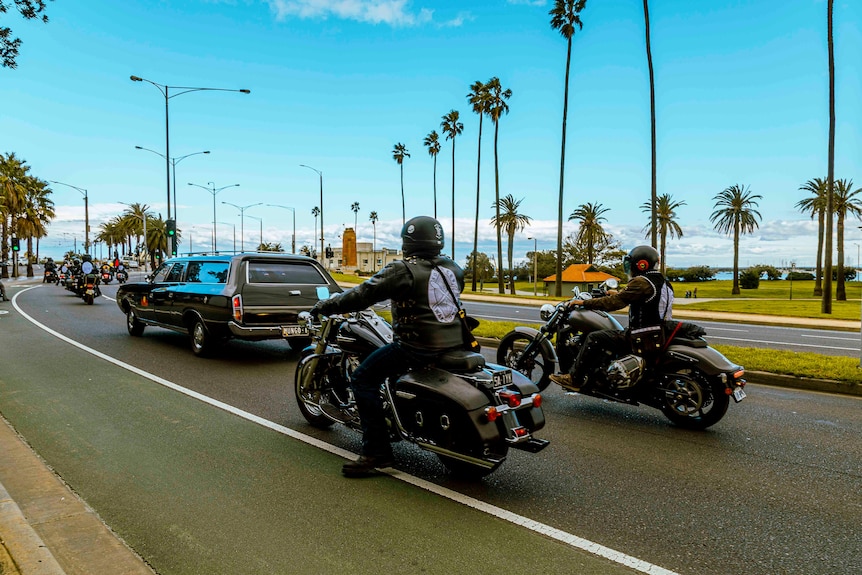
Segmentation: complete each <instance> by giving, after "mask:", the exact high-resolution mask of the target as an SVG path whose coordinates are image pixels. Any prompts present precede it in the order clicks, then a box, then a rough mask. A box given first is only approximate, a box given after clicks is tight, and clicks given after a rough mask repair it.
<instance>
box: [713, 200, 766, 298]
mask: <svg viewBox="0 0 862 575" xmlns="http://www.w3.org/2000/svg"><path fill="white" fill-rule="evenodd" d="M761 198H762V196H760V195H759V194H752V193H751V189H750V188H746V187H745V186H742V185H739V184H735V185H733V186H730V187H729V188H725V189H724V191H722V192H721V193H720V194H717V195H716V196H715V197H714V198H713V200H715V205H714V206H713V207H714V208H715V211H714V212H712V214H711V215H710V216H709V221H711V222H713V225H714V227H715V230H716V231H717V232H719V233H722V234H728V235H730V234H732V235H733V290H732V291H731V294H734V295H738V294H739V236H740V235H742V234H746V233H749V232H753V231H754V230H755V229H757V228H758V226H759V224H758V220H760V219H761V218H760V212H758V211H757V210H755V209H754V208H755V207H757V201H756V200H759V199H761Z"/></svg>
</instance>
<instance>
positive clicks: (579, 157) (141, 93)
mask: <svg viewBox="0 0 862 575" xmlns="http://www.w3.org/2000/svg"><path fill="white" fill-rule="evenodd" d="M551 4H552V3H551V2H550V0H544V1H543V0H508V1H507V0H494V1H492V0H481V1H470V2H464V1H449V0H329V1H326V0H173V1H167V0H123V1H122V2H116V1H109V0H76V1H74V2H72V1H69V0H58V1H56V2H52V3H50V4H49V5H48V14H49V17H50V19H51V21H50V23H49V24H47V25H43V24H40V23H35V22H27V21H24V20H22V19H21V18H20V17H18V16H17V14H14V15H12V14H10V15H5V16H4V17H3V22H4V24H6V25H9V26H11V27H12V29H13V32H14V33H15V34H16V35H17V36H19V37H20V38H21V39H22V40H23V42H24V44H23V46H22V50H21V56H20V58H19V60H18V69H16V70H9V69H0V103H2V111H0V150H2V151H4V152H15V153H16V154H17V155H18V156H19V157H21V158H23V159H24V160H25V161H26V162H27V163H28V164H29V165H30V166H31V167H32V172H33V173H34V174H35V175H37V176H39V177H41V178H43V179H47V180H58V181H61V182H66V183H69V184H72V185H74V186H78V187H81V188H86V189H87V190H88V196H89V201H90V220H91V222H90V223H91V228H92V229H93V230H97V229H98V224H99V223H100V222H103V221H105V220H107V219H109V218H110V217H112V216H115V215H117V214H118V213H120V212H121V211H122V210H123V209H124V206H123V205H121V204H120V203H118V202H127V203H131V202H143V203H147V204H149V205H150V206H152V209H153V212H155V213H159V212H161V213H163V215H164V214H165V213H166V209H165V204H166V177H165V163H164V160H162V159H161V158H159V157H158V156H157V155H155V154H153V153H149V152H146V151H141V150H136V149H135V146H136V145H138V146H142V147H145V148H150V149H153V150H156V151H158V152H161V153H164V151H165V124H164V121H165V117H164V114H165V108H164V97H163V96H162V95H161V94H160V93H159V92H158V90H157V89H156V88H155V87H154V86H152V85H149V84H147V83H144V82H132V81H130V79H129V76H130V75H137V76H140V77H142V78H146V79H148V80H152V81H153V82H157V83H160V84H167V85H170V86H192V87H213V88H230V89H234V88H247V89H250V90H251V94H249V95H244V94H239V93H230V92H196V93H189V94H184V95H181V96H178V97H176V98H172V99H171V100H170V128H171V129H170V143H171V148H170V153H171V156H173V157H179V156H183V155H186V154H192V153H195V152H198V151H203V150H210V151H211V154H209V155H196V156H192V157H189V158H186V159H185V160H182V161H181V162H179V163H178V164H177V196H178V212H179V214H178V220H179V226H180V228H182V229H183V231H184V236H185V238H187V239H188V238H189V237H190V238H191V242H192V248H193V249H195V250H198V249H204V248H207V247H209V242H210V237H211V230H212V219H213V218H212V204H213V196H212V194H210V193H208V192H207V191H205V190H203V189H201V188H198V187H194V186H189V185H188V183H189V182H192V183H196V184H201V185H204V186H207V185H208V183H209V182H213V183H214V185H215V186H216V187H222V186H228V185H231V184H236V183H238V184H240V186H239V187H234V188H229V189H225V190H223V191H221V192H219V194H218V195H217V197H216V199H217V216H216V217H217V220H218V221H220V222H228V223H233V224H234V225H235V226H236V233H237V236H238V237H239V235H240V234H241V229H242V226H241V224H240V217H239V213H238V210H236V209H235V208H233V207H230V206H227V205H223V204H221V202H222V201H226V202H231V203H234V204H237V205H241V206H244V205H249V204H255V203H258V202H260V203H262V204H279V205H285V206H290V207H293V208H295V210H296V228H297V245H298V246H300V245H303V244H310V243H311V242H312V238H313V236H314V226H315V220H314V218H313V217H312V216H311V209H312V207H313V206H315V205H318V203H319V180H318V175H317V174H316V173H314V172H313V171H311V170H309V169H306V168H303V167H300V164H306V165H309V166H312V167H314V168H316V169H318V170H320V171H321V172H322V173H323V187H324V215H325V220H324V223H325V234H326V238H327V243H332V244H333V245H336V244H337V243H338V242H339V241H340V240H339V239H338V236H339V234H340V233H341V231H342V230H343V229H344V228H345V227H353V226H354V217H355V216H354V213H353V212H352V211H351V209H350V206H351V204H352V203H353V202H359V204H360V211H359V213H358V216H357V217H358V226H357V227H358V234H359V240H360V241H371V239H372V238H371V236H372V227H371V224H370V223H369V221H368V216H369V214H370V212H371V211H376V212H377V213H378V215H379V218H380V219H379V222H378V225H377V245H378V247H380V246H387V247H397V246H398V244H399V243H400V242H399V241H398V239H397V235H398V232H399V230H400V227H401V189H400V180H399V168H398V165H397V164H396V162H395V161H393V159H392V149H393V147H394V145H395V144H396V143H399V142H401V143H403V144H405V145H406V146H407V149H408V151H409V153H410V154H411V157H410V158H408V159H406V160H405V163H404V188H405V196H406V205H407V217H408V218H409V217H411V216H412V215H419V214H431V215H433V211H434V194H433V186H432V177H433V163H432V159H431V157H430V156H429V155H428V153H427V150H426V148H425V147H424V146H423V144H422V142H423V139H424V138H425V136H426V135H427V134H428V133H429V132H430V131H431V130H437V131H438V133H441V134H442V132H441V129H440V122H441V119H442V116H443V115H445V114H446V113H448V112H449V111H450V110H452V109H455V110H458V111H459V112H460V113H461V121H462V122H463V123H464V132H463V134H462V135H461V136H459V137H458V138H457V140H456V148H455V198H456V199H455V204H456V205H455V224H456V234H455V235H456V247H455V255H456V258H457V259H458V260H459V261H463V258H464V257H465V256H466V254H467V253H469V251H470V250H471V249H472V229H473V217H474V214H475V193H476V178H477V169H476V155H477V136H478V117H477V116H476V115H475V114H473V113H472V112H471V111H470V108H469V105H468V102H467V98H466V95H467V94H468V92H469V87H470V84H471V83H473V82H474V81H476V80H481V81H487V80H488V79H489V78H491V77H493V76H497V77H499V78H500V80H501V82H502V84H503V86H504V88H509V89H511V90H512V93H513V94H512V97H511V99H510V100H509V102H508V104H509V107H510V113H509V114H508V115H506V116H504V117H503V118H502V119H501V122H500V132H499V165H500V195H501V196H505V195H507V194H512V195H513V196H514V197H515V198H516V199H522V200H523V201H522V203H521V209H520V211H521V213H523V214H526V215H528V216H530V217H531V218H533V222H532V224H531V226H530V227H529V228H527V229H526V230H525V231H524V232H523V233H521V234H519V235H518V237H517V239H516V242H515V256H516V258H523V257H524V254H525V253H526V251H527V250H532V249H533V241H532V240H528V239H527V238H528V237H535V238H537V240H536V241H537V245H538V247H539V249H552V248H554V246H555V243H556V218H557V194H558V189H559V161H560V137H561V134H560V123H561V119H562V102H563V83H564V68H565V48H566V44H565V40H564V39H563V38H562V37H561V36H560V35H559V33H558V32H556V31H554V30H552V29H551V28H550V25H549V22H550V18H549V16H548V11H549V9H550V8H551ZM835 19H836V22H835V53H836V82H837V98H836V110H837V116H838V125H837V137H836V161H835V166H836V170H835V174H836V177H838V178H851V179H853V180H854V182H855V183H856V185H855V187H859V186H862V133H860V126H862V106H860V105H859V103H860V102H862V74H860V72H861V71H862V58H859V54H862V31H860V28H862V26H860V24H862V2H858V1H856V0H836V1H835ZM582 20H583V22H584V28H583V30H582V31H580V32H578V33H577V34H576V36H575V40H574V46H573V56H572V76H571V83H570V102H569V119H568V136H567V139H568V148H567V154H566V175H565V182H566V187H565V201H564V211H565V216H566V217H567V216H568V215H569V214H570V213H571V212H572V211H573V210H575V209H576V208H577V206H578V205H580V204H583V203H586V202H593V203H601V204H602V205H603V206H604V207H606V208H610V211H608V212H607V213H606V214H605V216H606V218H607V223H606V228H607V229H608V230H610V231H611V232H612V233H613V234H614V235H615V237H616V238H617V239H618V240H619V241H621V242H622V244H623V246H624V247H626V248H630V247H633V246H634V245H636V244H638V243H643V242H644V239H643V238H644V234H643V226H644V224H645V223H647V220H648V216H647V214H645V213H644V212H643V211H642V209H641V205H642V204H643V203H644V202H646V201H648V200H649V193H650V183H649V182H650V146H649V91H648V76H647V69H646V57H645V54H644V38H643V28H644V25H643V4H642V2H641V0H588V2H587V5H586V8H585V10H584V11H583V12H582ZM650 21H651V31H652V52H653V60H654V66H655V75H656V102H657V126H658V134H657V135H658V192H659V194H662V193H668V194H671V195H672V196H673V199H674V200H677V201H684V202H685V203H686V205H685V206H683V207H682V208H681V209H680V210H679V223H680V225H681V226H682V228H683V232H684V237H683V238H681V239H678V240H672V241H671V242H670V243H669V246H668V258H667V259H668V265H669V266H672V267H687V266H690V265H699V264H706V265H711V266H713V267H724V266H729V265H731V263H732V244H731V241H730V239H729V238H727V237H725V236H722V235H719V234H717V233H716V232H714V231H713V229H712V225H711V223H710V222H709V215H710V213H711V212H712V211H713V205H714V200H713V198H714V196H715V195H716V194H718V193H719V192H721V191H722V190H723V189H724V188H726V187H728V186H731V185H734V184H742V185H746V186H750V188H751V190H752V192H754V193H756V194H760V195H762V196H763V198H762V200H760V205H759V211H760V213H761V214H762V216H763V220H762V222H761V224H760V228H759V230H757V231H756V232H755V233H753V234H751V235H749V236H746V237H745V238H744V239H743V242H742V246H741V249H740V264H741V265H742V266H748V265H755V264H760V263H767V264H772V265H777V266H783V265H788V262H789V261H795V262H796V263H797V265H798V266H810V265H813V263H814V257H815V245H816V222H812V221H811V220H810V219H809V218H808V217H806V216H804V215H802V214H800V213H799V212H798V210H796V209H795V207H794V205H795V203H796V202H797V201H798V200H800V199H801V198H803V197H805V195H804V194H803V193H802V192H800V191H799V190H798V188H799V186H800V185H802V184H803V183H804V182H805V181H806V180H808V179H811V178H814V177H825V176H826V169H827V136H828V83H827V72H826V64H827V53H826V0H721V1H718V2H715V1H713V2H707V1H701V0H662V1H656V2H653V3H652V6H651V13H650ZM172 93H175V91H173V92H172ZM492 146H493V131H492V125H491V124H490V122H485V131H484V135H483V149H482V171H481V199H480V225H479V230H480V250H481V251H485V252H486V253H490V254H493V253H494V252H495V251H496V242H495V240H494V237H495V235H494V229H493V228H492V227H491V226H490V225H489V224H488V219H489V218H490V217H491V216H492V215H493V209H492V208H491V205H492V202H493V201H494V193H495V191H494V172H493V157H494V156H493V147H492ZM53 189H54V201H55V204H56V208H57V214H58V218H57V220H56V221H55V222H54V224H53V225H52V227H51V231H50V237H49V238H48V239H46V240H44V242H43V254H44V253H46V252H47V253H51V252H53V253H55V254H56V253H60V252H62V251H64V250H66V249H69V248H70V247H71V243H72V239H71V238H72V235H71V234H76V235H77V236H78V238H77V240H78V242H79V243H80V242H82V241H83V233H82V231H83V201H82V197H81V195H80V194H79V193H78V192H77V191H75V190H74V189H71V188H68V187H65V186H54V188H53ZM452 211H453V210H452V149H451V141H445V140H444V141H443V148H442V150H441V152H440V154H439V156H438V158H437V215H438V218H439V219H440V220H441V222H442V223H443V225H444V228H445V230H446V233H447V235H448V234H449V233H450V230H451V221H452ZM245 213H246V216H255V217H258V218H262V219H263V235H264V240H265V241H280V242H281V243H282V244H283V245H284V246H286V247H287V248H288V249H289V248H290V235H291V226H292V215H291V212H290V211H289V210H283V209H278V208H270V207H267V206H265V205H262V206H256V207H252V208H249V209H248V210H247V211H246V212H245ZM859 225H860V224H859V222H857V221H855V220H854V221H852V222H848V227H847V235H846V245H847V258H848V264H849V263H853V264H855V263H856V262H855V260H854V259H853V258H854V257H855V256H856V254H855V253H854V252H858V250H859V248H858V247H857V246H856V245H854V243H855V244H862V231H860V230H859V229H858V226H859ZM259 228H260V223H259V221H258V220H253V219H250V218H248V217H246V219H245V225H244V237H245V242H246V245H247V247H251V246H252V243H253V242H257V240H258V239H259V237H258V236H259ZM575 228H576V226H575V223H574V222H567V223H566V225H565V227H564V233H566V234H568V233H570V232H573V231H574V230H575ZM218 239H219V246H220V247H221V248H230V247H232V228H231V226H229V225H227V224H219V225H218ZM238 241H239V240H238ZM449 243H450V242H449V238H448V237H447V250H448V246H449ZM183 249H185V248H183ZM504 256H505V246H504Z"/></svg>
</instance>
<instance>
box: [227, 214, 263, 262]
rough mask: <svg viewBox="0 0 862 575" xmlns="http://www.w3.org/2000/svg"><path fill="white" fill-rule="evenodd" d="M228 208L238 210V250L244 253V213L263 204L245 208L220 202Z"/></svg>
mask: <svg viewBox="0 0 862 575" xmlns="http://www.w3.org/2000/svg"><path fill="white" fill-rule="evenodd" d="M222 203H223V204H226V205H228V206H233V207H235V208H236V209H238V210H239V249H240V251H241V252H244V251H245V211H246V210H247V209H249V208H253V207H254V206H260V205H262V204H263V202H258V203H256V204H249V205H247V206H238V205H236V204H232V203H230V202H222Z"/></svg>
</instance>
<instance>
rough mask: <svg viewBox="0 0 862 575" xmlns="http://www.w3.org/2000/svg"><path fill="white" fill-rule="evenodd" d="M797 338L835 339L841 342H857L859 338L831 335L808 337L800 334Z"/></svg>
mask: <svg viewBox="0 0 862 575" xmlns="http://www.w3.org/2000/svg"><path fill="white" fill-rule="evenodd" d="M799 337H809V338H811V339H837V340H841V341H859V337H858V336H857V337H837V336H832V335H813V334H811V335H809V334H805V333H803V334H801V335H800V336H799Z"/></svg>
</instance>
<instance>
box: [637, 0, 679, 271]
mask: <svg viewBox="0 0 862 575" xmlns="http://www.w3.org/2000/svg"><path fill="white" fill-rule="evenodd" d="M644 30H645V39H646V57H647V68H648V69H649V111H650V143H651V146H652V180H651V181H652V195H651V196H650V204H649V207H650V225H649V230H650V232H649V236H650V242H651V244H650V245H652V247H654V248H655V247H658V246H657V245H656V240H657V238H656V232H657V229H656V226H658V225H660V224H659V222H658V219H659V215H658V208H659V207H660V204H658V203H657V199H658V198H657V197H656V196H657V194H658V192H657V191H656V145H655V75H654V74H653V69H652V46H651V44H650V35H649V32H650V30H649V0H644ZM677 227H678V226H677ZM680 237H682V233H680ZM662 245H664V239H662ZM664 270H665V265H664V248H662V251H661V273H662V274H664Z"/></svg>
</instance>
